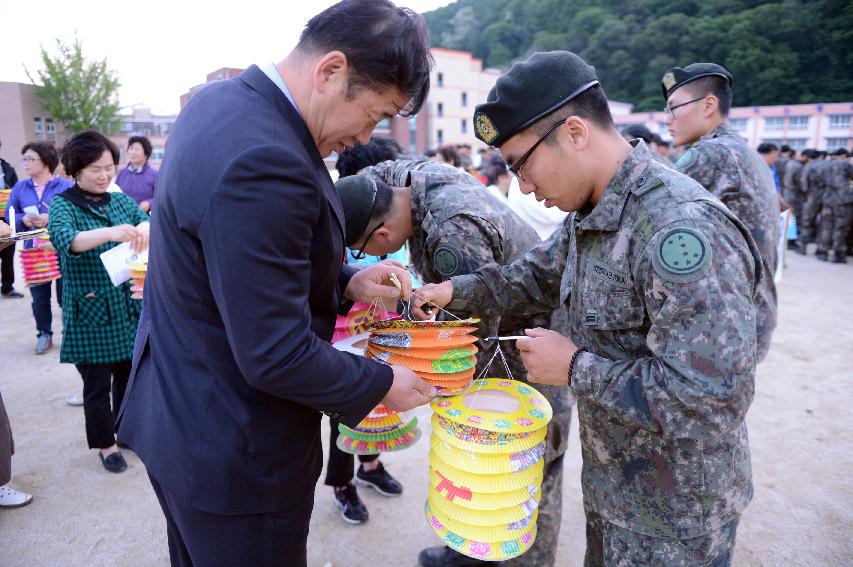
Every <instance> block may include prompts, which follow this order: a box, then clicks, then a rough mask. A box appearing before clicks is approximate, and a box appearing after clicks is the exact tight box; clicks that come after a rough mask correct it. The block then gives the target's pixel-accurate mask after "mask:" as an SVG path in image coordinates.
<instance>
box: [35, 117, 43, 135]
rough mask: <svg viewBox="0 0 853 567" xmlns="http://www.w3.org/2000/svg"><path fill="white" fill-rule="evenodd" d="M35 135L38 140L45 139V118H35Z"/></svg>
mask: <svg viewBox="0 0 853 567" xmlns="http://www.w3.org/2000/svg"><path fill="white" fill-rule="evenodd" d="M33 136H35V139H36V140H44V120H43V119H41V118H33Z"/></svg>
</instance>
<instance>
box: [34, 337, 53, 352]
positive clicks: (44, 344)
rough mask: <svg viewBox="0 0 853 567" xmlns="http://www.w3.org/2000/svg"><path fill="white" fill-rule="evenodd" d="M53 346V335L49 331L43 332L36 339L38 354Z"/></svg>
mask: <svg viewBox="0 0 853 567" xmlns="http://www.w3.org/2000/svg"><path fill="white" fill-rule="evenodd" d="M52 346H53V337H51V336H50V335H48V334H47V333H42V334H40V335H39V338H38V339H37V341H36V354H44V353H46V352H47V351H49V350H50V349H51V347H52Z"/></svg>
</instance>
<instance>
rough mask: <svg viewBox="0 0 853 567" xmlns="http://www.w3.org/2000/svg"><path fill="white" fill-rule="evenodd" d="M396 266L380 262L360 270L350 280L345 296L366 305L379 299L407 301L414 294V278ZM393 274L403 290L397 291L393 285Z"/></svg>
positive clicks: (404, 269)
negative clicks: (401, 299)
mask: <svg viewBox="0 0 853 567" xmlns="http://www.w3.org/2000/svg"><path fill="white" fill-rule="evenodd" d="M395 264H396V263H395ZM395 264H391V263H386V262H380V263H379V264H373V265H372V266H370V267H368V268H364V269H363V270H359V271H358V272H356V273H355V275H354V276H353V277H352V278H351V279H350V281H349V284H348V285H347V289H346V290H345V291H344V295H345V296H346V297H348V298H349V299H352V300H353V301H363V302H364V303H370V302H372V301H373V300H374V299H375V298H377V297H380V298H383V299H384V298H388V299H398V298H400V297H402V298H403V299H404V300H407V299H408V298H409V294H410V293H411V292H412V278H411V276H409V272H408V271H407V270H406V268H404V267H400V266H399V265H395ZM391 274H395V275H396V276H397V279H398V280H399V282H400V284H401V288H402V289H397V287H396V286H395V285H394V284H393V283H392V281H391Z"/></svg>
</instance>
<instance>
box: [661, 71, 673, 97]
mask: <svg viewBox="0 0 853 567" xmlns="http://www.w3.org/2000/svg"><path fill="white" fill-rule="evenodd" d="M661 82H662V83H663V86H664V88H665V89H666V90H667V92H669V90H670V89H671V88H672V87H674V86H675V73H673V72H672V71H670V72H669V73H667V74H666V75H664V76H663V79H662V80H661Z"/></svg>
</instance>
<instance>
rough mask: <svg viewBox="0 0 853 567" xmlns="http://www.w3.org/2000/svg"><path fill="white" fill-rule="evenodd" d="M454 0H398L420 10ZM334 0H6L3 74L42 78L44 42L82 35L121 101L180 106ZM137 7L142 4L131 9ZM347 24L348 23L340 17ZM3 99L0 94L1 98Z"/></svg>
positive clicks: (286, 41) (276, 55)
mask: <svg viewBox="0 0 853 567" xmlns="http://www.w3.org/2000/svg"><path fill="white" fill-rule="evenodd" d="M450 2H451V0H399V1H398V2H396V3H397V4H398V5H400V6H407V7H409V8H412V9H413V10H415V11H418V12H425V11H429V10H433V9H435V8H438V7H441V6H444V5H447V4H449V3H450ZM334 3H335V2H334V1H333V0H301V1H300V0H296V1H286V2H285V1H281V0H278V1H273V2H270V1H265V2H264V1H261V0H235V1H232V2H220V1H216V0H213V1H207V2H202V1H199V0H171V1H166V0H147V1H146V0H137V1H136V2H130V3H124V2H119V3H117V4H113V3H103V2H95V1H91V0H76V1H69V0H41V1H39V2H22V1H20V0H13V1H11V2H4V3H3V8H2V9H0V21H2V28H3V34H2V40H3V46H2V51H0V53H1V54H0V81H15V82H21V83H29V82H30V81H29V79H28V78H27V75H26V72H25V71H24V66H25V65H26V68H27V69H29V70H30V73H31V74H32V75H33V77H36V78H37V75H36V73H35V72H36V71H37V70H39V69H41V68H42V65H41V58H40V55H39V46H40V45H44V47H45V48H47V49H48V51H55V46H56V39H57V38H61V39H63V40H64V41H65V42H67V43H71V42H72V40H73V38H74V32H75V31H76V32H77V35H78V36H79V37H80V39H82V40H83V53H84V55H86V56H87V58H89V59H102V58H104V57H106V59H107V62H108V63H109V65H110V67H111V68H112V69H114V70H115V71H116V72H117V74H118V77H119V79H120V81H121V84H122V86H121V90H120V100H121V104H122V105H125V106H131V105H134V104H142V105H145V106H150V107H151V108H153V109H154V110H155V112H168V113H173V112H174V113H177V112H178V110H179V107H180V101H179V97H180V96H181V94H183V93H185V92H186V91H187V90H189V88H190V87H192V86H193V85H197V84H199V83H203V82H204V80H205V76H206V75H207V74H208V73H209V72H211V71H214V70H216V69H219V68H220V67H238V68H244V67H248V66H249V65H251V64H252V63H262V62H269V61H276V62H277V61H280V60H281V59H283V58H284V56H285V55H287V53H288V52H289V51H290V50H291V49H292V48H293V46H294V45H296V41H297V39H298V38H299V33H300V32H301V31H302V27H303V26H304V25H305V23H306V22H307V21H308V20H309V19H310V18H311V16H313V15H315V14H317V13H318V12H321V11H322V10H323V9H325V8H326V7H328V6H331V5H332V4H334ZM131 8H135V9H136V10H137V11H136V12H135V13H134V12H131V11H130V9H131ZM342 25H346V23H345V22H342ZM0 103H2V101H0Z"/></svg>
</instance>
